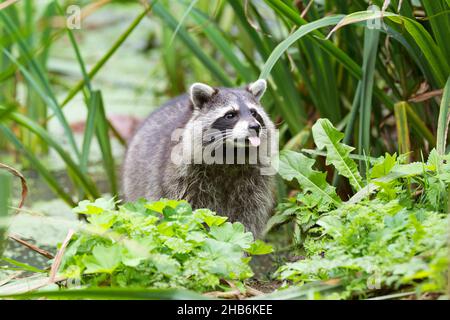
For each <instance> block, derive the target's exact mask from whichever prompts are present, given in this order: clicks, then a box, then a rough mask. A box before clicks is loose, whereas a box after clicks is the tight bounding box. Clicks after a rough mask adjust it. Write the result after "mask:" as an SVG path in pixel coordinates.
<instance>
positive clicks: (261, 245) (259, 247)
mask: <svg viewBox="0 0 450 320" xmlns="http://www.w3.org/2000/svg"><path fill="white" fill-rule="evenodd" d="M246 251H247V252H248V253H250V254H252V255H261V254H268V253H271V252H273V247H272V246H271V245H269V244H267V243H265V242H264V241H261V240H256V241H255V242H254V243H252V245H251V246H250V248H248V249H247V250H246Z"/></svg>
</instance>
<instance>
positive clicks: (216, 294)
mask: <svg viewBox="0 0 450 320" xmlns="http://www.w3.org/2000/svg"><path fill="white" fill-rule="evenodd" d="M203 295H204V296H207V297H213V298H223V299H239V297H241V296H242V295H241V292H240V291H239V290H233V291H211V292H206V293H204V294H203Z"/></svg>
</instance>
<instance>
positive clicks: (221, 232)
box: [209, 222, 253, 249]
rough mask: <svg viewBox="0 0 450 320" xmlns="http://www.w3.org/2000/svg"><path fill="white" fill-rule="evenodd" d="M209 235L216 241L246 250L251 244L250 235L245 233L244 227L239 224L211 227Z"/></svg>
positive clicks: (228, 223)
mask: <svg viewBox="0 0 450 320" xmlns="http://www.w3.org/2000/svg"><path fill="white" fill-rule="evenodd" d="M209 233H210V235H211V236H212V237H213V238H214V239H216V240H219V241H223V242H228V243H231V244H235V245H238V246H239V247H241V248H242V249H248V248H249V247H250V245H251V243H252V242H253V235H252V233H251V232H245V228H244V225H243V224H242V223H239V222H235V223H230V222H226V223H224V224H222V225H221V226H212V227H211V229H210V231H209Z"/></svg>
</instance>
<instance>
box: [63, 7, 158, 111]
mask: <svg viewBox="0 0 450 320" xmlns="http://www.w3.org/2000/svg"><path fill="white" fill-rule="evenodd" d="M155 2H156V1H153V2H152V4H151V5H149V6H148V7H146V8H145V9H144V10H143V11H142V13H140V14H139V15H138V16H137V17H136V18H135V19H134V20H133V22H131V24H130V25H129V26H128V28H127V29H126V30H125V31H124V32H123V33H122V34H121V35H120V36H119V38H117V40H116V41H115V42H114V44H113V45H112V46H111V48H110V49H109V50H108V51H107V52H106V53H105V55H104V56H103V57H102V58H101V59H100V60H99V61H97V63H96V64H95V65H94V67H93V68H92V69H91V70H90V71H89V73H88V78H89V79H93V78H94V77H95V75H96V74H97V72H99V71H100V69H101V68H102V67H103V66H104V65H105V63H106V62H108V60H109V59H110V58H111V56H112V55H113V54H114V53H115V52H116V51H117V49H119V48H120V47H121V46H122V44H123V43H124V42H125V40H126V39H127V38H128V36H129V35H130V34H131V33H132V32H133V30H134V29H136V27H137V26H138V25H139V23H140V22H141V21H142V19H144V18H145V16H146V15H147V13H148V12H150V11H151V9H152V7H153V5H154V3H155ZM85 84H86V83H85V79H82V80H80V81H79V82H78V83H77V84H76V85H75V86H74V87H73V88H72V89H71V90H70V91H69V93H68V94H67V96H66V98H65V99H64V100H63V101H62V102H61V108H63V107H64V106H66V105H67V104H68V103H69V102H70V101H71V100H72V99H73V97H75V95H76V94H77V93H78V92H79V91H80V90H81V89H83V87H84V85H85Z"/></svg>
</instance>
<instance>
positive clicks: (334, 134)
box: [312, 119, 362, 191]
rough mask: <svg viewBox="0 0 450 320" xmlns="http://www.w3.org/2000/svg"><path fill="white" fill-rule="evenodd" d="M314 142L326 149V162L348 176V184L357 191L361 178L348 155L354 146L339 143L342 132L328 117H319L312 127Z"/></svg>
mask: <svg viewBox="0 0 450 320" xmlns="http://www.w3.org/2000/svg"><path fill="white" fill-rule="evenodd" d="M312 133H313V137H314V142H315V143H316V145H317V147H318V148H319V149H320V150H321V149H323V148H326V149H327V156H326V164H327V165H330V164H332V165H333V166H334V167H335V168H336V170H337V171H338V172H339V174H340V175H342V176H344V177H346V178H348V180H349V182H350V184H351V185H352V186H353V188H355V190H357V191H359V190H361V188H362V178H361V176H360V174H359V172H358V168H357V166H356V163H355V162H354V161H353V160H352V159H350V157H349V155H350V152H352V151H353V150H354V149H355V148H352V147H350V146H348V145H345V144H343V143H341V142H340V141H341V140H342V139H343V138H344V134H343V133H342V132H339V131H338V130H337V129H336V128H335V127H333V125H332V124H331V122H330V121H329V120H328V119H319V120H317V122H316V123H315V124H314V126H313V127H312Z"/></svg>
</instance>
